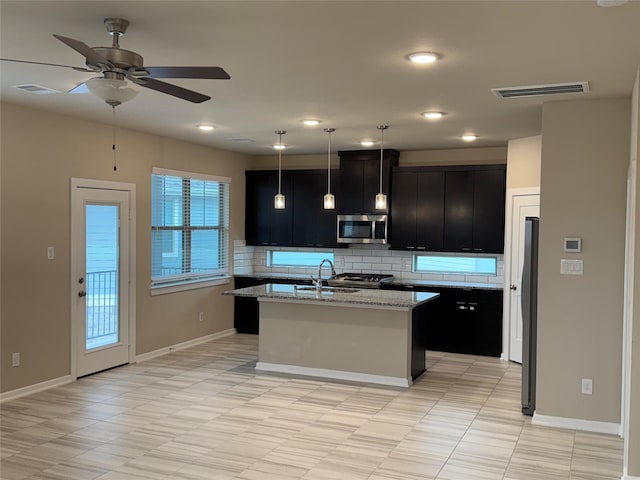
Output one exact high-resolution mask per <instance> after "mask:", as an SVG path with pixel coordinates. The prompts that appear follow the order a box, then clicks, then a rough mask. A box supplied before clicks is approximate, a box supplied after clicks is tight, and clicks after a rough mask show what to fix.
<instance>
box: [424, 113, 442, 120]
mask: <svg viewBox="0 0 640 480" xmlns="http://www.w3.org/2000/svg"><path fill="white" fill-rule="evenodd" d="M443 115H444V113H443V112H424V113H422V116H423V117H424V118H426V119H427V120H438V119H439V118H442V116H443Z"/></svg>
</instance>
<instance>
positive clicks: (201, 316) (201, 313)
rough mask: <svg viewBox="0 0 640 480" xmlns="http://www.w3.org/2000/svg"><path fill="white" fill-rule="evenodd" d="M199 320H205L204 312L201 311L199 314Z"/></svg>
mask: <svg viewBox="0 0 640 480" xmlns="http://www.w3.org/2000/svg"><path fill="white" fill-rule="evenodd" d="M198 320H200V321H201V322H202V321H204V312H200V313H199V314H198Z"/></svg>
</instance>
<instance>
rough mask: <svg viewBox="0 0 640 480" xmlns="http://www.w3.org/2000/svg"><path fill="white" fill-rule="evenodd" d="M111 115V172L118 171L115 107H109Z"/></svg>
mask: <svg viewBox="0 0 640 480" xmlns="http://www.w3.org/2000/svg"><path fill="white" fill-rule="evenodd" d="M111 108H112V111H113V115H112V120H111V125H112V127H113V143H112V144H111V150H113V171H114V172H117V171H118V165H117V163H116V162H117V158H116V106H115V105H111Z"/></svg>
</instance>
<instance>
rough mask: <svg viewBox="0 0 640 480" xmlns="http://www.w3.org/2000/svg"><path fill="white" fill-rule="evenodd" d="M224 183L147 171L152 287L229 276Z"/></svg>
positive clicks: (204, 177) (226, 188) (226, 182)
mask: <svg viewBox="0 0 640 480" xmlns="http://www.w3.org/2000/svg"><path fill="white" fill-rule="evenodd" d="M230 182H231V179H229V178H225V177H214V176H208V175H202V174H192V173H188V172H177V171H172V170H166V169H160V168H154V169H153V170H152V174H151V285H152V286H162V285H167V284H179V283H186V282H193V281H198V280H210V279H212V278H217V277H223V276H227V275H228V274H229V187H230Z"/></svg>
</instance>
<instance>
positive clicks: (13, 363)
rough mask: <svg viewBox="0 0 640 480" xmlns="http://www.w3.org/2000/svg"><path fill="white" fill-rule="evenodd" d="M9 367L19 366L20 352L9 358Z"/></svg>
mask: <svg viewBox="0 0 640 480" xmlns="http://www.w3.org/2000/svg"><path fill="white" fill-rule="evenodd" d="M11 366H12V367H19V366H20V352H16V353H14V354H13V355H12V356H11Z"/></svg>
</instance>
